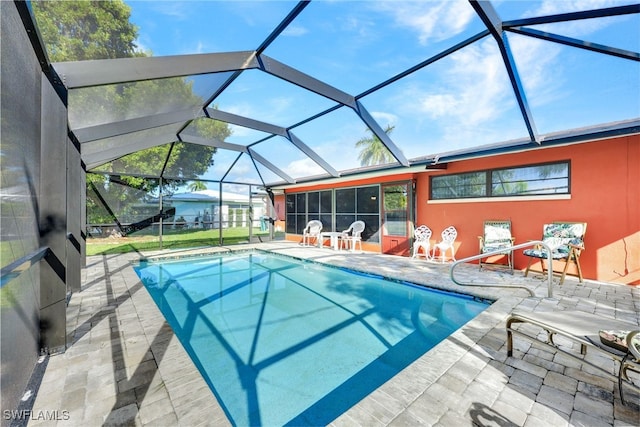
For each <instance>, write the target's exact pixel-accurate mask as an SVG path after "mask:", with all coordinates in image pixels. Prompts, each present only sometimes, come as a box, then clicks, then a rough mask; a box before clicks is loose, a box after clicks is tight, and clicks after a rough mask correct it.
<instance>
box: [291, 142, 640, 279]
mask: <svg viewBox="0 0 640 427" xmlns="http://www.w3.org/2000/svg"><path fill="white" fill-rule="evenodd" d="M560 160H570V161H571V197H570V198H569V199H566V200H535V199H534V200H517V201H513V200H509V201H494V200H492V201H477V202H466V203H457V202H454V203H428V197H429V176H430V175H436V174H451V173H460V172H468V171H475V170H485V169H492V168H500V167H511V166H520V165H526V164H537V163H545V162H553V161H560ZM407 178H413V179H414V180H415V182H416V204H417V208H416V215H417V217H416V225H421V224H426V225H427V226H429V227H430V228H431V229H432V230H433V233H434V237H433V241H435V240H437V239H438V238H439V235H440V232H441V231H442V230H443V229H444V228H445V227H447V226H449V225H454V226H455V227H456V228H457V229H458V239H457V240H456V258H458V259H461V258H464V257H468V256H472V255H476V254H477V253H478V236H479V235H481V234H482V226H483V221H484V220H487V219H510V220H511V222H512V227H513V235H514V236H515V237H516V243H524V242H526V241H528V240H537V239H540V237H541V233H542V225H543V224H545V223H548V222H553V221H581V222H582V221H583V222H586V223H587V232H586V235H585V246H586V250H585V251H584V252H583V253H582V257H581V262H580V263H581V266H582V269H583V274H584V276H585V277H586V278H589V279H595V280H602V281H607V282H619V283H627V284H640V135H633V136H625V137H620V138H614V139H607V140H602V141H595V142H590V143H581V144H574V145H568V146H563V147H555V148H545V149H539V150H531V151H527V152H523V153H513V154H504V155H498V156H493V157H488V158H486V157H485V158H480V159H473V160H465V161H459V162H452V163H450V164H449V165H448V168H447V170H442V171H428V172H427V171H425V172H423V173H417V174H414V175H407V174H401V175H398V176H393V177H385V178H384V182H389V181H398V180H405V179H407ZM372 182H376V183H379V182H380V179H378V180H366V181H355V180H354V181H353V182H351V183H349V184H341V185H340V186H341V187H342V186H345V185H363V184H370V183H372ZM328 187H330V186H327V185H324V186H322V185H320V186H314V187H313V188H311V187H309V188H305V189H300V188H296V189H295V192H298V191H309V190H311V189H320V188H328ZM282 202H284V200H283V199H282ZM281 209H283V210H282V212H284V206H282V208H281ZM281 219H284V214H283V215H282V217H281ZM292 238H293V236H292ZM528 260H529V259H528V258H527V257H525V256H524V255H522V251H521V250H519V251H516V253H515V266H516V268H517V269H524V268H526V265H527V262H528ZM558 267H561V266H560V265H558V266H557V267H556V268H558Z"/></svg>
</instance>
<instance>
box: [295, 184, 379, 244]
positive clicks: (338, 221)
mask: <svg viewBox="0 0 640 427" xmlns="http://www.w3.org/2000/svg"><path fill="white" fill-rule="evenodd" d="M379 194H380V187H379V186H377V185H375V186H368V187H357V188H338V189H336V190H323V191H310V192H308V193H295V194H287V196H286V200H287V225H286V229H287V233H295V234H302V230H303V229H304V227H305V226H306V224H307V222H308V221H310V220H312V219H320V220H321V221H322V225H323V230H327V231H331V230H336V231H341V230H345V229H346V228H347V227H349V226H350V225H351V223H352V222H354V221H359V220H360V221H364V223H365V224H366V228H365V230H364V232H363V233H362V239H363V240H364V241H369V242H378V241H379V237H378V229H379V226H380V205H379ZM334 196H335V212H334V210H333V206H334V205H333V198H334ZM334 215H335V226H334Z"/></svg>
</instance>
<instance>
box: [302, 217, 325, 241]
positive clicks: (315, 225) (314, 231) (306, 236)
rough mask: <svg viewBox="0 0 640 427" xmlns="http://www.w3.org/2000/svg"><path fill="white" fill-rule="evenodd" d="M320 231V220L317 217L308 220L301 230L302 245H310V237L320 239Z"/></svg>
mask: <svg viewBox="0 0 640 427" xmlns="http://www.w3.org/2000/svg"><path fill="white" fill-rule="evenodd" d="M321 231H322V222H320V221H319V220H317V219H314V220H311V221H309V222H308V223H307V226H306V227H305V228H304V230H302V246H311V239H315V240H316V242H317V241H318V239H320V232H321Z"/></svg>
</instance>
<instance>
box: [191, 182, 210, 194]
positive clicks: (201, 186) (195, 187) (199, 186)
mask: <svg viewBox="0 0 640 427" xmlns="http://www.w3.org/2000/svg"><path fill="white" fill-rule="evenodd" d="M188 188H189V191H191V192H194V191H200V190H206V189H207V185H206V184H205V183H204V182H202V181H193V182H192V183H191V184H189V186H188Z"/></svg>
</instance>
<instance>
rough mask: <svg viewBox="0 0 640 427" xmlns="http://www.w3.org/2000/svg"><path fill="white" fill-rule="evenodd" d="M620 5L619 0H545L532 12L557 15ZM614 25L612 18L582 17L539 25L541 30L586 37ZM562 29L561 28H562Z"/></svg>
mask: <svg viewBox="0 0 640 427" xmlns="http://www.w3.org/2000/svg"><path fill="white" fill-rule="evenodd" d="M613 6H620V1H619V0H564V1H558V0H545V1H543V2H542V4H541V5H540V7H538V8H537V9H536V10H534V11H533V12H532V13H533V14H535V15H555V14H559V13H570V12H576V11H583V10H592V9H600V8H605V7H613ZM609 25H612V21H611V20H605V19H582V20H578V21H568V22H562V23H561V24H547V25H540V26H539V27H537V28H538V29H540V30H545V31H550V32H556V33H561V34H563V35H571V36H573V37H584V36H586V35H589V34H591V33H593V32H595V31H598V30H601V29H603V28H605V27H607V26H609ZM560 29H561V30H560Z"/></svg>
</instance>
